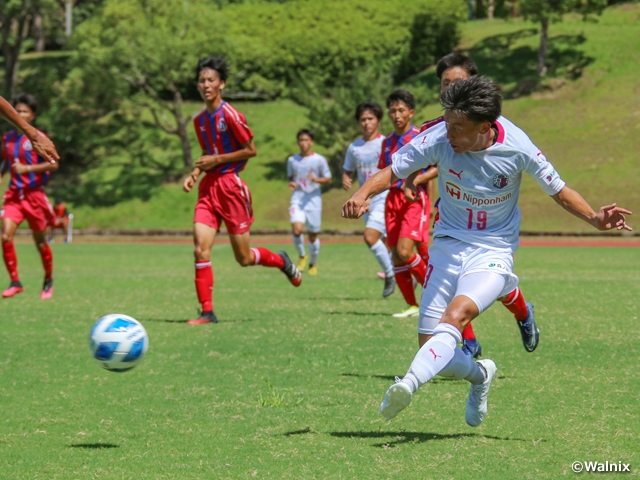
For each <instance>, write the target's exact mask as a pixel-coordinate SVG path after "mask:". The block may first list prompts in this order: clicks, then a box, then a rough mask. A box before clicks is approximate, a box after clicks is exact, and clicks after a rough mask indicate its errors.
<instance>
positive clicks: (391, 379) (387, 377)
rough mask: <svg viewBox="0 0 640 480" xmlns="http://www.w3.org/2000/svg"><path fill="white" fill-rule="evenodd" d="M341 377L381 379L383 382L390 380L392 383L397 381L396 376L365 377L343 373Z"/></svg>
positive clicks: (358, 374)
mask: <svg viewBox="0 0 640 480" xmlns="http://www.w3.org/2000/svg"><path fill="white" fill-rule="evenodd" d="M340 376H341V377H358V378H379V379H381V380H388V381H390V382H393V381H395V379H396V377H395V376H394V375H363V374H360V373H341V374H340Z"/></svg>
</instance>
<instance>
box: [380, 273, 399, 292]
mask: <svg viewBox="0 0 640 480" xmlns="http://www.w3.org/2000/svg"><path fill="white" fill-rule="evenodd" d="M395 289H396V277H393V276H391V277H386V278H385V279H384V288H383V289H382V296H383V297H388V296H389V295H391V294H392V293H393V292H394V290H395Z"/></svg>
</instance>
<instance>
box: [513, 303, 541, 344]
mask: <svg viewBox="0 0 640 480" xmlns="http://www.w3.org/2000/svg"><path fill="white" fill-rule="evenodd" d="M526 304H527V313H528V315H527V318H526V320H523V321H522V322H518V321H516V323H517V324H518V328H519V329H520V335H521V336H522V345H524V349H525V350H526V351H527V352H529V353H531V352H533V351H534V350H535V349H536V347H537V346H538V341H539V340H540V330H538V326H537V325H536V319H535V317H534V315H533V305H532V304H530V303H529V302H526Z"/></svg>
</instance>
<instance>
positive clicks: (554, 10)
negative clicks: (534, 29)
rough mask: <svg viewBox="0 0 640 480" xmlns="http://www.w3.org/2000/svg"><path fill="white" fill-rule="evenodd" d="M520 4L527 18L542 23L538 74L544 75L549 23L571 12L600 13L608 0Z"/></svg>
mask: <svg viewBox="0 0 640 480" xmlns="http://www.w3.org/2000/svg"><path fill="white" fill-rule="evenodd" d="M519 4H520V7H519V8H520V13H521V14H522V16H523V17H524V18H525V19H527V20H532V21H534V22H537V23H540V27H541V29H540V48H539V50H538V75H540V76H544V75H545V74H546V73H547V66H546V61H547V51H548V48H549V24H550V23H551V22H560V21H562V16H563V15H564V14H565V13H569V12H577V13H580V14H582V16H583V18H584V19H587V18H590V17H591V16H592V15H600V14H601V13H602V10H604V8H605V7H606V6H607V0H521V1H520V3H519Z"/></svg>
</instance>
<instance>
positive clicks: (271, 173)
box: [263, 158, 288, 182]
mask: <svg viewBox="0 0 640 480" xmlns="http://www.w3.org/2000/svg"><path fill="white" fill-rule="evenodd" d="M263 165H264V167H265V168H266V169H267V171H266V173H265V174H264V178H266V179H267V180H282V181H284V182H286V181H287V180H288V178H287V159H286V158H285V159H282V160H277V159H276V160H271V161H269V162H266V163H264V164H263Z"/></svg>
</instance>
